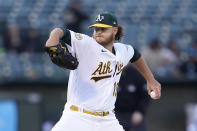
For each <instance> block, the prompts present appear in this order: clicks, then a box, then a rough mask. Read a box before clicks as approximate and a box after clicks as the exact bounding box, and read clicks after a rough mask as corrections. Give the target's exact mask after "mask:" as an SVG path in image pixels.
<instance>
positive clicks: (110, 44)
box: [104, 42, 114, 53]
mask: <svg viewBox="0 0 197 131" xmlns="http://www.w3.org/2000/svg"><path fill="white" fill-rule="evenodd" d="M113 46H114V43H113V42H111V43H109V44H107V45H104V47H105V48H106V49H108V50H109V51H110V52H112V53H113V50H112V49H113Z"/></svg>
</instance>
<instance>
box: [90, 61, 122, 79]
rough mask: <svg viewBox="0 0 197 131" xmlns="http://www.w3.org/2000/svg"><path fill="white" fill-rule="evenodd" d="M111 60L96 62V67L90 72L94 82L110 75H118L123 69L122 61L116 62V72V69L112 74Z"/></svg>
mask: <svg viewBox="0 0 197 131" xmlns="http://www.w3.org/2000/svg"><path fill="white" fill-rule="evenodd" d="M110 65H111V62H110V61H107V62H105V63H104V62H100V63H99V64H98V67H97V69H96V70H95V71H94V72H93V73H92V77H91V80H94V81H95V82H97V81H99V80H102V79H106V78H110V77H112V76H114V75H115V74H116V75H119V74H120V72H122V69H123V63H122V62H117V65H116V66H117V68H116V69H117V73H116V69H115V72H114V74H112V72H113V71H112V69H111V68H110Z"/></svg>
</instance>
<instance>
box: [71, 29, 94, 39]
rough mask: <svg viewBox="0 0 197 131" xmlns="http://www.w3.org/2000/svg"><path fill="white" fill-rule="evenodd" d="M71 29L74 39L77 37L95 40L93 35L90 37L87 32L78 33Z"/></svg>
mask: <svg viewBox="0 0 197 131" xmlns="http://www.w3.org/2000/svg"><path fill="white" fill-rule="evenodd" d="M69 31H70V33H71V37H73V38H74V39H76V40H86V41H87V40H90V41H92V40H93V38H92V37H90V36H88V35H86V34H83V33H77V32H74V31H72V30H69Z"/></svg>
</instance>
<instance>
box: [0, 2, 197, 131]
mask: <svg viewBox="0 0 197 131" xmlns="http://www.w3.org/2000/svg"><path fill="white" fill-rule="evenodd" d="M71 2H73V1H70V0H58V1H56V0H0V25H1V26H0V131H47V130H49V129H50V128H51V125H53V124H54V123H55V122H56V121H57V120H58V119H59V118H60V116H61V111H62V110H63V107H64V103H65V102H66V84H67V80H68V75H69V71H66V70H63V69H60V68H58V67H57V66H55V65H53V64H52V63H51V61H50V59H49V57H48V56H47V55H46V54H45V53H44V51H43V47H44V44H45V41H46V40H47V37H48V35H49V32H50V31H51V30H52V29H53V28H54V27H63V26H65V27H66V26H67V23H65V21H66V20H70V19H72V17H69V16H70V12H68V11H67V9H68V8H69V6H70V4H71ZM80 2H81V4H82V5H81V8H80V10H81V12H83V14H86V15H87V16H88V18H87V19H86V20H84V21H83V22H82V23H80V22H79V23H80V24H81V25H80V26H81V30H80V31H81V32H83V33H85V34H88V35H91V33H92V32H91V30H89V29H88V28H87V27H88V25H90V24H91V23H92V22H93V19H94V17H95V15H96V14H98V13H99V12H101V11H108V12H111V13H114V14H115V15H116V16H117V18H118V20H119V22H120V25H122V26H123V27H124V29H125V36H124V38H123V40H122V42H123V43H127V44H132V45H133V46H135V47H137V48H138V49H139V50H141V52H142V54H144V55H145V56H147V57H149V58H146V59H150V61H151V62H150V63H148V64H149V66H150V67H151V69H152V71H153V72H154V74H155V75H156V76H157V79H159V81H160V82H161V83H162V87H163V89H162V98H161V99H160V100H156V101H151V102H150V105H149V108H148V112H147V121H148V129H149V131H185V130H187V131H197V105H196V102H197V41H196V40H197V39H196V36H197V26H196V24H197V1H196V0H105V1H100V0H83V1H82V0H81V1H80ZM78 21H80V20H78ZM155 56H157V58H155ZM154 58H155V59H154ZM148 61H149V60H148Z"/></svg>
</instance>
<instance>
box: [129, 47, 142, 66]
mask: <svg viewBox="0 0 197 131" xmlns="http://www.w3.org/2000/svg"><path fill="white" fill-rule="evenodd" d="M133 49H134V55H133V57H132V58H131V59H130V62H131V63H133V62H135V61H137V60H138V59H139V58H140V57H141V54H140V52H139V51H138V50H137V49H136V48H134V47H133Z"/></svg>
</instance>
